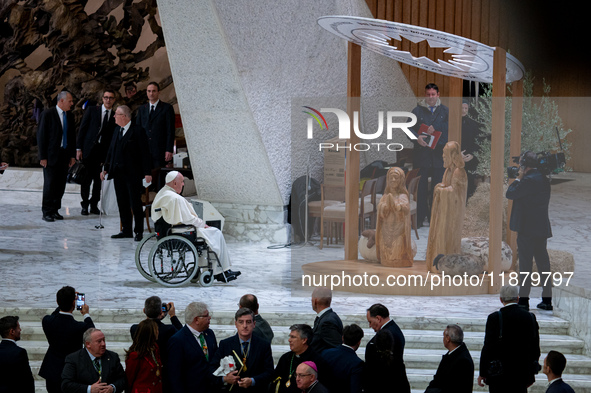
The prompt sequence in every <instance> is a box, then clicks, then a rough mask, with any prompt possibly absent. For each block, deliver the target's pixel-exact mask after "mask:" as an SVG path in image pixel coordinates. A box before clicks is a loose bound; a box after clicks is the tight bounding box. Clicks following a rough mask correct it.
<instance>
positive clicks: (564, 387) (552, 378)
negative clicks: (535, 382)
mask: <svg viewBox="0 0 591 393" xmlns="http://www.w3.org/2000/svg"><path fill="white" fill-rule="evenodd" d="M565 367H566V358H565V357H564V355H563V354H561V353H560V352H558V351H550V352H548V356H546V358H545V359H544V367H543V368H542V372H543V373H544V374H546V376H547V377H548V385H549V386H548V389H547V390H546V393H575V391H574V390H573V388H571V387H570V385H569V384H568V383H566V382H564V381H563V380H562V372H563V371H564V369H565Z"/></svg>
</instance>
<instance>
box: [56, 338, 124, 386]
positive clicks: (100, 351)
mask: <svg viewBox="0 0 591 393" xmlns="http://www.w3.org/2000/svg"><path fill="white" fill-rule="evenodd" d="M84 347H85V348H82V349H80V350H78V351H76V352H74V353H71V354H69V355H68V356H67V357H66V364H65V366H64V371H63V372H62V390H63V391H64V393H87V392H90V393H95V392H96V393H122V392H123V390H124V389H125V386H126V384H127V377H126V376H125V371H124V370H123V366H122V365H121V360H119V355H117V354H116V353H115V352H112V351H108V350H107V342H106V341H105V335H104V334H103V332H101V331H100V330H99V329H95V328H90V329H88V330H87V331H86V332H84ZM89 388H90V389H89Z"/></svg>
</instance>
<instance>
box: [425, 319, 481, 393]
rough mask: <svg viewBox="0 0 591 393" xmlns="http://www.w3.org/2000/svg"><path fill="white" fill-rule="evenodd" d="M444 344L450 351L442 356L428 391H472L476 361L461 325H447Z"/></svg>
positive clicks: (453, 392)
mask: <svg viewBox="0 0 591 393" xmlns="http://www.w3.org/2000/svg"><path fill="white" fill-rule="evenodd" d="M443 346H444V347H445V348H446V349H447V351H448V352H447V353H446V354H445V355H443V357H442V358H441V362H440V363H439V367H437V372H436V373H435V376H434V377H433V380H432V381H431V382H430V383H429V386H428V387H427V390H426V392H432V391H436V392H439V393H472V388H473V386H474V362H473V361H472V356H470V351H468V347H466V344H465V343H464V332H463V331H462V328H461V327H460V326H458V325H455V324H452V325H447V327H446V328H445V330H444V331H443Z"/></svg>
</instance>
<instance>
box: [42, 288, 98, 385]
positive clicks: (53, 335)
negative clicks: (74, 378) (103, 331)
mask: <svg viewBox="0 0 591 393" xmlns="http://www.w3.org/2000/svg"><path fill="white" fill-rule="evenodd" d="M56 300H57V305H58V307H57V309H56V310H55V311H54V312H53V313H52V314H51V315H46V316H44V317H43V320H42V321H41V324H42V326H43V332H44V333H45V337H46V338H47V342H48V343H49V348H48V349H47V353H46V354H45V357H44V358H43V363H41V369H39V376H41V377H43V378H45V386H46V388H47V392H48V393H61V391H62V388H61V386H62V378H61V375H62V370H63V368H64V363H65V359H66V356H68V355H69V354H71V353H72V352H75V351H77V350H79V349H80V347H81V346H82V344H83V340H82V336H83V334H84V332H85V331H87V330H88V329H90V328H93V327H94V322H93V321H92V318H90V314H89V313H88V312H89V307H88V305H87V304H84V305H83V306H82V308H81V310H80V313H81V314H82V315H84V322H78V321H76V320H75V319H74V316H73V315H72V312H74V309H75V308H76V290H75V289H74V288H72V287H70V286H65V287H63V288H61V289H60V290H59V291H57V295H56Z"/></svg>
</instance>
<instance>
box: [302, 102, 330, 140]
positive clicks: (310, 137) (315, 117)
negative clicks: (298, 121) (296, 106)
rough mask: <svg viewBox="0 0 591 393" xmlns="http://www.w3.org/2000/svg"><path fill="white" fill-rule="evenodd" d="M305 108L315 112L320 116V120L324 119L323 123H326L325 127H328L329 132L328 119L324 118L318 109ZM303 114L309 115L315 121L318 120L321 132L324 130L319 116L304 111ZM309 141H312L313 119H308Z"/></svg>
mask: <svg viewBox="0 0 591 393" xmlns="http://www.w3.org/2000/svg"><path fill="white" fill-rule="evenodd" d="M303 108H306V109H309V110H311V111H312V112H314V113H315V114H316V115H318V116H320V119H322V121H323V122H324V125H325V126H326V130H327V131H328V124H326V119H325V118H324V116H322V113H320V112H318V111H317V110H316V109H314V108H312V107H310V106H304V107H303ZM302 112H304V113H307V114H308V115H310V116H312V117H313V118H314V119H316V122H317V123H318V125H319V126H320V129H321V130H323V129H324V127H323V126H322V123H320V120H319V119H318V116H316V115H315V114H314V113H310V112H307V111H302ZM308 139H312V119H308Z"/></svg>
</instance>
